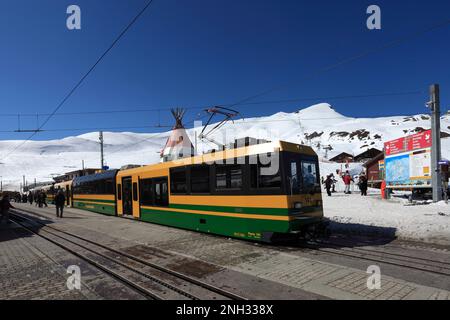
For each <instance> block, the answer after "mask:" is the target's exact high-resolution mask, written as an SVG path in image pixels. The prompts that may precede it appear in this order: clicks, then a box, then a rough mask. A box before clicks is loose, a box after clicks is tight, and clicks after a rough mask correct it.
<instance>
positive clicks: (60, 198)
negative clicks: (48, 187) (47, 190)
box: [55, 189, 66, 218]
mask: <svg viewBox="0 0 450 320" xmlns="http://www.w3.org/2000/svg"><path fill="white" fill-rule="evenodd" d="M65 202H66V197H65V196H64V192H63V191H62V190H61V189H59V190H58V193H57V194H56V196H55V206H56V217H57V218H62V217H63V210H64V204H65Z"/></svg>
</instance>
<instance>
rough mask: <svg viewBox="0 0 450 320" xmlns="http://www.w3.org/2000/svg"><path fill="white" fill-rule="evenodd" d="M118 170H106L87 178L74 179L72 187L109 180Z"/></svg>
mask: <svg viewBox="0 0 450 320" xmlns="http://www.w3.org/2000/svg"><path fill="white" fill-rule="evenodd" d="M117 171H118V170H108V171H104V172H101V173H95V174H89V175H87V176H81V177H76V178H75V179H73V186H77V185H80V184H82V183H85V182H93V181H98V180H106V179H111V178H114V177H115V176H116V173H117Z"/></svg>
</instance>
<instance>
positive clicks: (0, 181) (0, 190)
mask: <svg viewBox="0 0 450 320" xmlns="http://www.w3.org/2000/svg"><path fill="white" fill-rule="evenodd" d="M2 192H3V177H2V176H0V193H2Z"/></svg>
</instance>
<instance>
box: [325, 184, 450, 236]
mask: <svg viewBox="0 0 450 320" xmlns="http://www.w3.org/2000/svg"><path fill="white" fill-rule="evenodd" d="M356 189H357V188H356ZM322 196H323V205H324V214H325V216H326V217H327V218H329V219H330V220H331V224H330V227H331V230H332V231H340V232H349V233H356V234H361V235H368V234H373V235H376V234H377V235H383V236H388V237H392V236H397V237H399V238H403V239H414V240H420V241H426V242H433V243H439V244H443V245H450V204H445V202H443V201H442V202H439V203H434V204H426V205H408V202H407V201H406V200H400V199H395V198H394V199H392V200H382V199H381V196H380V192H379V190H375V189H373V190H370V191H369V194H368V196H367V197H362V196H361V195H359V194H358V191H357V190H355V192H354V193H353V194H351V195H346V194H344V193H341V192H338V193H334V194H333V195H332V196H331V197H328V196H327V195H326V193H324V194H323V195H322Z"/></svg>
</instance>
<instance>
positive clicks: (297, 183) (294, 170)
mask: <svg viewBox="0 0 450 320" xmlns="http://www.w3.org/2000/svg"><path fill="white" fill-rule="evenodd" d="M288 169H290V174H289V173H288V184H289V185H288V186H289V190H290V194H299V193H300V190H301V184H302V179H301V177H300V175H299V172H298V171H299V170H298V161H294V160H292V161H289V168H288Z"/></svg>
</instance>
